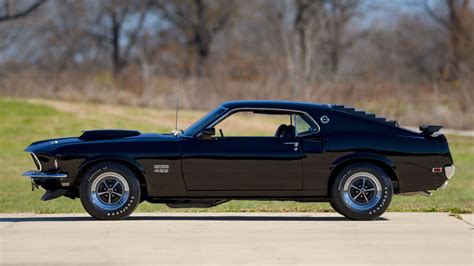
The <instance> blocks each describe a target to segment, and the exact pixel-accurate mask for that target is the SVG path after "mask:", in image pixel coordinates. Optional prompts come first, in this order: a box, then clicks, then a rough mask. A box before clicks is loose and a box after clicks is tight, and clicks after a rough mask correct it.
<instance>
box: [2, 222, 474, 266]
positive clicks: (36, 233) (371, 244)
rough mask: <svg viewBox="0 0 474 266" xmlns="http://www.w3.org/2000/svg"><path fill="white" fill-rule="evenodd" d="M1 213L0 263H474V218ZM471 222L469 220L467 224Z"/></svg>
mask: <svg viewBox="0 0 474 266" xmlns="http://www.w3.org/2000/svg"><path fill="white" fill-rule="evenodd" d="M463 219H465V220H466V221H463V220H460V219H457V218H455V217H452V216H449V214H446V213H386V214H385V215H384V216H383V217H382V218H381V219H378V220H376V221H362V222H361V221H350V220H347V219H345V218H343V217H341V216H339V215H337V214H334V213H153V214H140V213H139V214H135V215H133V216H132V217H131V218H129V219H128V220H124V221H95V220H92V219H91V218H89V216H87V215H83V214H75V215H74V214H73V215H71V214H60V215H33V214H0V264H2V265H8V264H31V265H33V264H34V265H38V264H48V265H49V264H58V265H59V264H61V265H64V264H85V265H111V264H122V265H131V264H153V265H157V264H218V265H223V264H259V265H261V264H288V265H289V264H292V265H295V264H312V265H315V264H319V265H334V264H351V265H400V264H404V265H406V264H411V265H425V264H426V265H427V264H430V265H473V263H474V258H473V256H474V255H473V254H474V250H473V249H474V247H473V246H474V243H473V241H474V240H473V232H474V230H473V228H474V227H473V225H472V215H464V216H463ZM469 219H470V222H471V223H469Z"/></svg>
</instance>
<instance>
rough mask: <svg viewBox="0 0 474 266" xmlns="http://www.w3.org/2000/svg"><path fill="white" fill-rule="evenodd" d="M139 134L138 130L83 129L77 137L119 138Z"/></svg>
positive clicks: (83, 138) (95, 138) (88, 138)
mask: <svg viewBox="0 0 474 266" xmlns="http://www.w3.org/2000/svg"><path fill="white" fill-rule="evenodd" d="M138 135H140V132H139V131H136V130H116V129H107V130H87V131H83V133H82V135H81V136H80V137H79V139H80V140H84V141H91V140H106V139H121V138H126V137H134V136H138Z"/></svg>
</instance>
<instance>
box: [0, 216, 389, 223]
mask: <svg viewBox="0 0 474 266" xmlns="http://www.w3.org/2000/svg"><path fill="white" fill-rule="evenodd" d="M374 220H375V221H386V220H387V219H386V218H383V217H379V218H376V219H374ZM78 221H97V222H101V221H98V220H96V219H94V218H92V217H88V216H64V217H61V216H51V217H41V216H32V217H0V223H1V222H78ZM122 221H280V222H308V221H314V222H328V221H330V222H337V221H351V220H350V219H348V218H345V217H342V216H341V217H334V216H318V217H313V216H273V215H258V216H257V215H248V216H247V215H242V216H237V215H236V216H234V215H227V216H179V215H173V216H169V215H165V216H148V215H136V216H130V217H128V218H126V219H125V220H122Z"/></svg>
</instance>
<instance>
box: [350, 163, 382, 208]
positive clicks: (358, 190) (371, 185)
mask: <svg viewBox="0 0 474 266" xmlns="http://www.w3.org/2000/svg"><path fill="white" fill-rule="evenodd" d="M343 195H344V197H343V199H344V203H345V204H346V205H347V206H348V207H350V208H351V209H354V210H356V211H365V210H369V209H372V208H373V207H375V206H376V205H377V204H378V203H379V201H380V199H381V198H382V185H381V184H380V181H379V180H378V179H377V177H375V176H374V175H373V174H371V173H367V172H359V173H356V174H353V175H352V176H350V177H349V178H348V179H347V181H346V183H345V184H344V190H343Z"/></svg>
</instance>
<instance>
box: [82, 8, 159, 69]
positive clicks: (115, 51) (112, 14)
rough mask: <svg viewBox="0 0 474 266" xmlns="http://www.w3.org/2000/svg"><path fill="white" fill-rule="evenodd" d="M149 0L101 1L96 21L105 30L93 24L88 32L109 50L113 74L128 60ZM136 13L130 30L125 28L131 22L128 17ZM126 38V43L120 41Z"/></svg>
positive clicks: (142, 23) (144, 17)
mask: <svg viewBox="0 0 474 266" xmlns="http://www.w3.org/2000/svg"><path fill="white" fill-rule="evenodd" d="M149 4H150V1H131V0H114V1H106V2H101V6H100V12H99V14H98V15H99V17H98V21H99V23H100V24H101V25H102V27H103V28H105V30H103V31H101V30H100V29H99V30H98V29H97V27H96V26H93V28H92V29H91V31H90V32H89V33H90V34H91V35H92V36H94V37H95V38H96V39H97V40H98V42H99V43H101V44H104V43H105V45H106V46H107V47H108V49H109V50H110V56H111V61H112V69H113V73H114V75H115V76H117V75H119V74H120V72H121V70H122V69H123V68H124V67H125V66H126V64H127V63H128V62H129V59H130V55H131V51H132V48H133V47H134V45H135V43H136V41H137V38H138V36H139V34H140V32H141V30H142V28H143V25H144V22H145V19H146V15H147V8H148V7H149ZM133 15H138V18H137V19H136V21H135V23H134V26H133V27H132V29H131V30H128V31H127V30H126V23H130V24H132V22H131V20H129V21H127V19H130V18H131V17H132V16H133ZM124 39H125V40H126V44H125V45H122V42H123V41H124Z"/></svg>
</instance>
